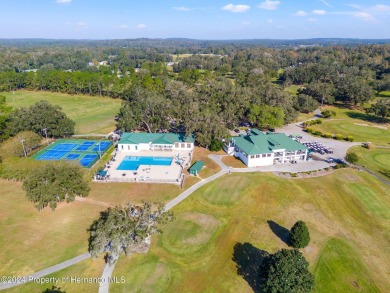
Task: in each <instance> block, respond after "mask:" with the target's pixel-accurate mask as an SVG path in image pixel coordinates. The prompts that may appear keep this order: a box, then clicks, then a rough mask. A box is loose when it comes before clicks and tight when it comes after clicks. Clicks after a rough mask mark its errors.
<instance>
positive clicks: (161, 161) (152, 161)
mask: <svg viewBox="0 0 390 293" xmlns="http://www.w3.org/2000/svg"><path fill="white" fill-rule="evenodd" d="M172 160H173V158H172V157H138V156H128V157H125V158H124V159H123V161H122V163H120V165H119V166H118V168H117V170H129V171H135V170H137V169H138V167H139V166H140V165H151V166H170V165H171V163H172Z"/></svg>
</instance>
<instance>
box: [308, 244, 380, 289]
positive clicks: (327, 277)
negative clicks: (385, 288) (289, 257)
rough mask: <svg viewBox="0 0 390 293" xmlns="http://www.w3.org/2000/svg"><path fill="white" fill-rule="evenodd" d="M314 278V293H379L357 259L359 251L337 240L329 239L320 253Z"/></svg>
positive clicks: (363, 266)
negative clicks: (341, 280)
mask: <svg viewBox="0 0 390 293" xmlns="http://www.w3.org/2000/svg"><path fill="white" fill-rule="evenodd" d="M315 276H316V284H317V286H316V290H315V292H380V291H379V289H378V287H377V286H375V284H374V283H373V282H372V280H371V279H370V277H369V276H370V273H369V271H368V269H367V267H366V266H365V265H364V263H363V262H362V260H361V259H360V258H359V251H357V250H356V249H354V248H353V247H351V246H350V245H348V244H347V243H346V242H345V241H343V240H341V239H337V238H331V239H330V240H329V241H328V242H327V243H326V245H325V247H324V248H323V250H322V251H321V253H320V256H319V257H318V262H317V264H316V267H315ZM340 279H343V280H345V282H339V281H338V280H340Z"/></svg>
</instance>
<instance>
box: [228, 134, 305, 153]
mask: <svg viewBox="0 0 390 293" xmlns="http://www.w3.org/2000/svg"><path fill="white" fill-rule="evenodd" d="M234 143H235V145H236V146H237V147H238V148H240V149H241V150H242V151H243V152H245V153H246V154H247V155H258V154H270V153H272V151H273V150H278V149H284V150H286V151H288V152H290V151H300V150H307V147H305V146H304V145H303V144H301V143H299V142H297V141H295V140H293V139H291V138H289V137H288V136H286V135H285V134H284V133H264V132H261V131H260V130H258V129H252V131H251V132H250V133H249V134H248V135H245V136H241V135H240V136H238V137H236V138H234Z"/></svg>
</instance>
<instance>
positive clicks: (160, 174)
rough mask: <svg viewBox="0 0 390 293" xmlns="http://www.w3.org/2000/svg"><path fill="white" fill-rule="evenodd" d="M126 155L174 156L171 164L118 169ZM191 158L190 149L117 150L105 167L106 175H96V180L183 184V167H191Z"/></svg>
mask: <svg viewBox="0 0 390 293" xmlns="http://www.w3.org/2000/svg"><path fill="white" fill-rule="evenodd" d="M126 157H165V158H172V162H171V163H170V165H169V166H158V165H142V164H141V165H139V167H138V168H137V169H136V170H118V167H119V165H120V164H121V163H122V162H123V160H124V159H125V158H126ZM191 159H192V152H189V151H175V152H173V151H141V152H116V153H115V154H114V156H113V157H112V159H111V160H110V161H109V162H108V163H107V164H106V166H105V168H104V171H107V173H106V175H105V176H100V177H98V176H95V181H98V182H144V183H172V184H181V181H182V179H183V169H184V168H188V167H189V164H190V163H191Z"/></svg>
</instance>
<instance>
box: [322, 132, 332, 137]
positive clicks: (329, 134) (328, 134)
mask: <svg viewBox="0 0 390 293" xmlns="http://www.w3.org/2000/svg"><path fill="white" fill-rule="evenodd" d="M324 137H325V138H332V134H331V133H329V132H327V133H324Z"/></svg>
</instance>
